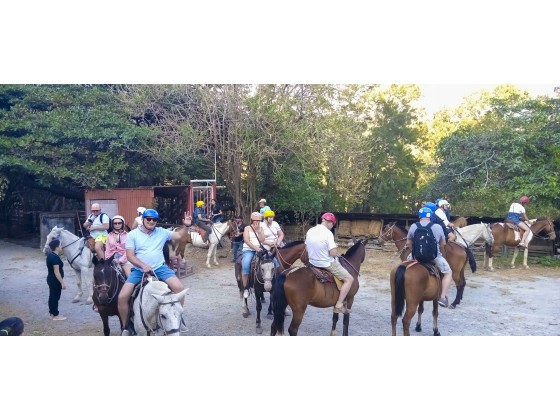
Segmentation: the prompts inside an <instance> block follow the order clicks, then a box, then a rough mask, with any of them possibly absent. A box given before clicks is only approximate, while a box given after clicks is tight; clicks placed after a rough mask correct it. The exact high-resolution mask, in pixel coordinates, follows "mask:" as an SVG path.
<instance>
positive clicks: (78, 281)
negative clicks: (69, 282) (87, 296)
mask: <svg viewBox="0 0 560 420" xmlns="http://www.w3.org/2000/svg"><path fill="white" fill-rule="evenodd" d="M74 273H75V275H76V287H77V288H78V291H77V292H76V296H74V299H72V303H76V302H79V301H80V299H81V298H82V295H83V292H82V273H81V272H80V270H74Z"/></svg>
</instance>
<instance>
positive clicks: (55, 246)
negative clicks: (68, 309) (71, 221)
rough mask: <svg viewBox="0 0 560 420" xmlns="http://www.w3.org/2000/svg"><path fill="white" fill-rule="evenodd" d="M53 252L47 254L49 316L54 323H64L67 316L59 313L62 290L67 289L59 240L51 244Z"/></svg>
mask: <svg viewBox="0 0 560 420" xmlns="http://www.w3.org/2000/svg"><path fill="white" fill-rule="evenodd" d="M49 248H50V249H51V252H49V253H48V254H47V269H48V274H47V284H48V285H49V314H50V317H51V319H52V320H53V321H64V320H65V319H66V317H65V316H62V315H60V313H59V312H58V301H59V300H60V294H61V292H62V289H66V285H65V284H64V280H63V279H64V268H63V267H64V263H63V262H62V260H61V259H60V257H59V255H60V253H61V252H62V246H61V245H60V241H59V240H58V239H53V240H52V241H50V242H49Z"/></svg>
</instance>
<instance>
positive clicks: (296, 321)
mask: <svg viewBox="0 0 560 420" xmlns="http://www.w3.org/2000/svg"><path fill="white" fill-rule="evenodd" d="M306 309H307V306H306V307H304V308H303V310H302V309H300V308H298V307H295V308H292V322H290V327H289V328H288V333H289V334H290V335H297V333H298V330H299V326H300V325H301V321H302V320H303V314H304V313H305V310H306Z"/></svg>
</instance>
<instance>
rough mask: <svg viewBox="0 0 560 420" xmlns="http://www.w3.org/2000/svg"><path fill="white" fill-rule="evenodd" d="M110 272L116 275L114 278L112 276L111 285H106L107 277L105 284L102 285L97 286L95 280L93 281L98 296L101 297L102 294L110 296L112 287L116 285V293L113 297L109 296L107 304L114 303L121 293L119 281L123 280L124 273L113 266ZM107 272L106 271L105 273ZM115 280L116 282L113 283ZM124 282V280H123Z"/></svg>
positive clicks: (114, 292)
mask: <svg viewBox="0 0 560 420" xmlns="http://www.w3.org/2000/svg"><path fill="white" fill-rule="evenodd" d="M110 270H111V271H112V272H113V273H114V276H111V280H110V283H106V282H105V276H104V277H103V283H101V284H95V278H94V279H93V281H94V285H93V288H94V289H95V290H96V291H97V294H98V295H99V293H100V292H105V293H107V294H109V292H110V291H111V287H112V286H113V284H115V288H114V291H113V293H112V295H111V296H109V298H108V301H107V303H108V304H109V303H111V302H112V301H113V299H115V297H117V295H118V292H119V287H118V281H119V278H122V273H121V272H120V271H119V270H118V269H117V268H116V267H113V266H111V267H110ZM103 272H105V271H103ZM113 280H116V282H115V281H113ZM123 280H124V278H123ZM122 283H124V281H122Z"/></svg>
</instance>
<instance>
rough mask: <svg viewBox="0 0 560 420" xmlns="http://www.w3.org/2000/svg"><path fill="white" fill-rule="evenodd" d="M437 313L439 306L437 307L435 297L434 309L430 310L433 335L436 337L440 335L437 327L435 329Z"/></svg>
mask: <svg viewBox="0 0 560 420" xmlns="http://www.w3.org/2000/svg"><path fill="white" fill-rule="evenodd" d="M438 311H439V305H438V299H437V296H436V299H434V309H433V310H432V325H433V326H434V327H433V329H434V335H435V336H436V337H437V336H439V335H441V334H440V333H439V330H438V327H437V318H438Z"/></svg>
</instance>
